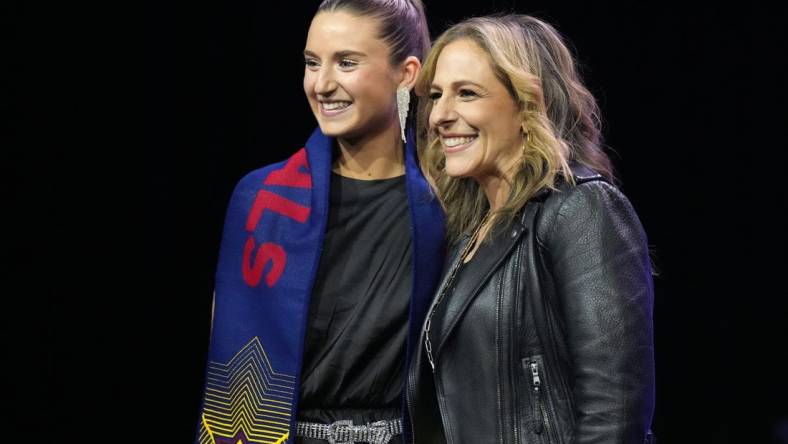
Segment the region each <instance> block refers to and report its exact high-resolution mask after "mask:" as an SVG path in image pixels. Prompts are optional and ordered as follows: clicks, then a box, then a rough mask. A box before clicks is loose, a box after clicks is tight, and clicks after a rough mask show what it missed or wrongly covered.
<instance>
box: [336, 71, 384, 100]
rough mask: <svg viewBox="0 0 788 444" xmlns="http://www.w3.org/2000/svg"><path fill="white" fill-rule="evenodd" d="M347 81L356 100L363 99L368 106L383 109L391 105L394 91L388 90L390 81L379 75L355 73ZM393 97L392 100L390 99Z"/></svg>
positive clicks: (349, 90)
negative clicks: (387, 86)
mask: <svg viewBox="0 0 788 444" xmlns="http://www.w3.org/2000/svg"><path fill="white" fill-rule="evenodd" d="M354 74H355V75H354V76H352V77H349V78H348V79H347V82H346V85H347V89H348V92H350V93H351V94H352V95H353V96H354V97H355V98H356V99H363V100H364V101H365V102H366V103H365V105H366V106H370V107H374V108H382V107H386V106H388V105H389V102H390V101H391V100H392V98H393V97H394V91H393V90H392V91H389V90H388V89H387V88H386V85H388V79H387V78H385V76H381V75H380V74H377V73H354ZM389 96H391V98H390V97H389Z"/></svg>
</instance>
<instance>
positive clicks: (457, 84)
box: [430, 80, 487, 91]
mask: <svg viewBox="0 0 788 444" xmlns="http://www.w3.org/2000/svg"><path fill="white" fill-rule="evenodd" d="M465 85H473V86H475V87H477V88H481V89H482V90H484V91H487V88H485V87H483V86H482V85H479V84H478V83H476V82H472V81H470V80H455V81H454V82H451V85H449V86H451V87H452V88H453V89H457V88H459V87H461V86H465ZM432 88H435V89H440V87H438V86H436V85H435V84H434V83H432V84H430V89H432Z"/></svg>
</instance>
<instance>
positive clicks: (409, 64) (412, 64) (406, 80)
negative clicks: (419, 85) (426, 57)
mask: <svg viewBox="0 0 788 444" xmlns="http://www.w3.org/2000/svg"><path fill="white" fill-rule="evenodd" d="M400 72H401V74H402V80H401V81H400V83H399V87H400V88H407V89H408V90H411V89H413V87H414V86H415V85H416V79H417V78H418V77H419V72H421V61H419V59H418V58H416V56H408V57H407V58H406V59H405V60H404V61H403V62H402V64H400Z"/></svg>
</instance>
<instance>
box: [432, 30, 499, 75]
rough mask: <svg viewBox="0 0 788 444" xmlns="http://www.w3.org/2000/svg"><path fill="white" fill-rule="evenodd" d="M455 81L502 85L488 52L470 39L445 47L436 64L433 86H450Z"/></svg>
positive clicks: (457, 41)
mask: <svg viewBox="0 0 788 444" xmlns="http://www.w3.org/2000/svg"><path fill="white" fill-rule="evenodd" d="M455 80H471V81H474V82H496V83H500V82H498V79H497V77H496V76H495V73H494V72H493V68H492V65H491V64H490V57H489V55H487V52H486V51H484V50H483V49H482V48H481V47H479V45H477V44H476V43H475V42H473V41H471V40H468V39H460V40H456V41H453V42H451V43H449V44H448V45H446V46H444V47H443V50H442V51H441V53H440V55H439V56H438V60H437V62H436V64H435V76H434V78H433V79H432V83H433V84H436V85H442V84H446V86H448V84H450V83H452V82H454V81H455Z"/></svg>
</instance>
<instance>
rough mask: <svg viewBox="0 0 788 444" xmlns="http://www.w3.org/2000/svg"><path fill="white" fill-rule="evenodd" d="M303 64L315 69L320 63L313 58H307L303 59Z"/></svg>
mask: <svg viewBox="0 0 788 444" xmlns="http://www.w3.org/2000/svg"><path fill="white" fill-rule="evenodd" d="M304 66H306V67H307V68H309V69H315V68H317V67H319V66H320V63H319V62H318V61H317V60H315V59H312V58H308V59H304Z"/></svg>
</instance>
